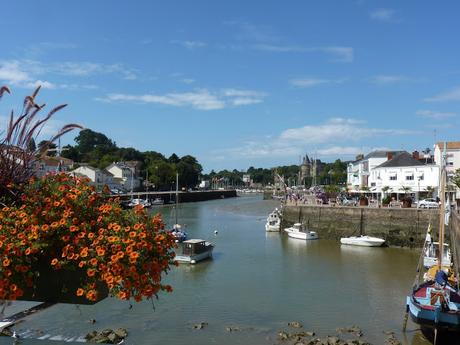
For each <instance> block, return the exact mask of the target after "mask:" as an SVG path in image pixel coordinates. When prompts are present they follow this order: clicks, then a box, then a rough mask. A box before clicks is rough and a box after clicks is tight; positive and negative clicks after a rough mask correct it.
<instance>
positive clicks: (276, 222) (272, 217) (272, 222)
mask: <svg viewBox="0 0 460 345" xmlns="http://www.w3.org/2000/svg"><path fill="white" fill-rule="evenodd" d="M280 225H281V219H280V211H278V209H277V208H275V210H274V211H273V212H272V213H270V214H269V215H268V218H267V223H265V231H269V232H270V231H280Z"/></svg>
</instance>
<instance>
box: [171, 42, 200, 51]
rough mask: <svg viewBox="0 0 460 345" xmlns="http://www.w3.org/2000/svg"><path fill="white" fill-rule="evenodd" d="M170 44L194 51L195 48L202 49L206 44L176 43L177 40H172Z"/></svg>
mask: <svg viewBox="0 0 460 345" xmlns="http://www.w3.org/2000/svg"><path fill="white" fill-rule="evenodd" d="M171 43H173V44H178V45H180V46H182V47H184V48H187V49H196V48H203V47H206V46H207V44H206V43H205V42H201V41H178V40H174V41H171Z"/></svg>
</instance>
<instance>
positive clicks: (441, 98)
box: [424, 87, 460, 102]
mask: <svg viewBox="0 0 460 345" xmlns="http://www.w3.org/2000/svg"><path fill="white" fill-rule="evenodd" d="M424 101H426V102H449V101H460V87H456V88H454V89H452V90H450V91H446V92H443V93H440V94H438V95H436V96H433V97H429V98H425V99H424Z"/></svg>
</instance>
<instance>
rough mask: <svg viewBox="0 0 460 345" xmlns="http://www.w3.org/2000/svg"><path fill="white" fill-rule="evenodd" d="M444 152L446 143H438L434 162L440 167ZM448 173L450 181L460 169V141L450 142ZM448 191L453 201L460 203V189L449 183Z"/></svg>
mask: <svg viewBox="0 0 460 345" xmlns="http://www.w3.org/2000/svg"><path fill="white" fill-rule="evenodd" d="M443 152H444V143H443V142H438V143H436V144H435V146H434V161H435V163H436V164H437V165H438V166H440V165H441V161H442V154H443ZM446 153H447V157H446V172H447V177H448V179H449V178H451V177H452V176H453V175H454V174H455V171H456V170H457V169H460V141H448V142H447V147H446ZM447 191H448V192H449V193H450V197H451V200H457V204H459V202H460V189H458V188H457V187H455V186H454V185H452V184H451V183H448V185H447Z"/></svg>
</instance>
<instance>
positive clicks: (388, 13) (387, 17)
mask: <svg viewBox="0 0 460 345" xmlns="http://www.w3.org/2000/svg"><path fill="white" fill-rule="evenodd" d="M369 15H370V17H371V19H374V20H378V21H382V22H390V21H392V20H394V16H395V11H394V10H391V9H388V8H379V9H376V10H375V11H372V12H371V13H370V14H369Z"/></svg>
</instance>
